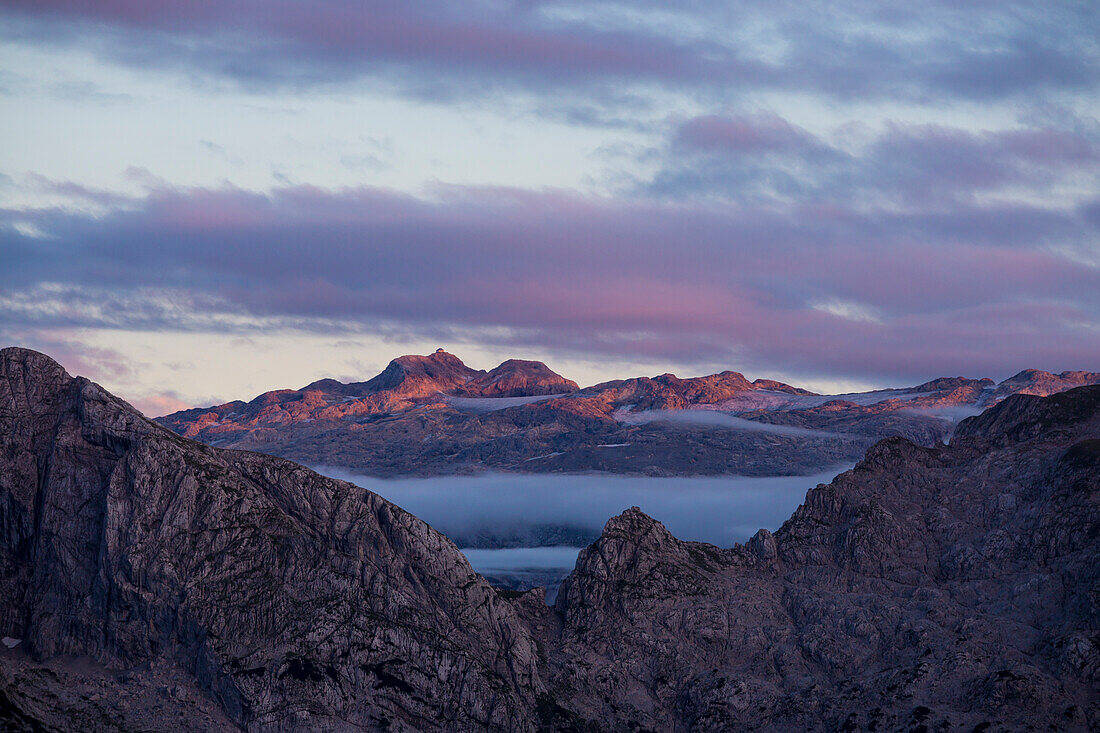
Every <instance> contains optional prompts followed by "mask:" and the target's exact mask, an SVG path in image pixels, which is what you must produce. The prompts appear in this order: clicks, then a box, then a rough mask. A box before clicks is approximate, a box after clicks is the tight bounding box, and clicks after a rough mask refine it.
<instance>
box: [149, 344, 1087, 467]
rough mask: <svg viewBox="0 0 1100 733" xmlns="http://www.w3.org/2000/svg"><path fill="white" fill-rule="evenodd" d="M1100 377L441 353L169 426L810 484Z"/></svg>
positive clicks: (429, 457)
mask: <svg viewBox="0 0 1100 733" xmlns="http://www.w3.org/2000/svg"><path fill="white" fill-rule="evenodd" d="M1097 382H1100V374H1095V373H1088V372H1064V373H1063V374H1061V375H1052V374H1048V373H1047V372H1039V371H1034V370H1031V371H1027V372H1021V373H1020V374H1018V375H1016V376H1014V377H1012V378H1011V379H1008V380H1005V382H1002V383H1001V384H1000V385H996V384H994V382H993V381H992V380H990V379H967V378H965V377H945V378H940V379H936V380H932V381H930V382H926V383H924V384H921V385H917V386H915V387H910V388H906V389H897V390H881V391H878V392H868V393H860V394H850V395H815V394H813V393H812V392H808V391H806V390H803V389H798V388H796V387H792V386H790V385H787V384H783V383H782V382H776V381H773V380H766V379H757V380H755V381H752V382H750V381H749V380H747V379H746V378H745V377H744V376H743V375H741V374H739V373H737V372H730V371H727V372H722V373H720V374H713V375H710V376H705V377H695V378H692V379H680V378H678V377H676V376H675V375H672V374H662V375H660V376H657V377H652V378H649V377H637V378H634V379H626V380H618V381H613V382H605V383H603V384H598V385H595V386H593V387H588V388H585V389H578V388H577V385H576V383H574V382H572V381H570V380H567V379H565V378H563V377H561V376H560V375H558V374H556V373H554V372H553V371H551V370H550V369H549V368H548V367H547V366H546V365H545V364H542V363H541V362H534V361H522V360H518V359H511V360H509V361H506V362H504V363H503V364H501V365H500V366H498V367H497V368H495V369H493V370H491V371H489V372H481V371H476V370H473V369H469V368H468V367H466V366H465V365H464V364H463V363H462V362H461V361H460V360H459V359H458V358H457V357H455V356H453V355H451V354H448V353H446V352H444V351H442V350H439V351H437V352H436V353H434V354H431V355H429V356H403V357H400V358H398V359H395V360H394V361H393V362H391V363H390V365H389V366H388V367H387V368H386V370H385V371H384V372H382V374H380V375H378V376H377V377H375V378H373V379H371V380H369V381H366V382H354V383H351V384H342V383H340V382H337V381H335V380H331V379H330V380H321V381H319V382H314V383H313V384H311V385H309V386H307V387H305V388H303V389H301V390H281V391H277V392H268V393H266V394H263V395H260V396H259V397H257V398H256V399H254V400H252V401H251V402H248V403H244V402H230V403H227V404H225V405H219V406H216V407H211V408H201V409H194V410H185V411H183V412H177V413H174V414H172V415H168V416H165V417H162V418H159V421H160V422H161V423H162V424H164V425H167V426H168V427H170V428H172V430H174V431H176V432H177V433H179V434H181V435H183V436H185V437H189V438H195V439H196V440H201V441H203V442H205V443H208V444H211V445H217V446H223V447H232V448H243V449H248V450H256V451H262V452H264V453H271V454H273V455H279V456H283V457H285V458H290V459H292V460H295V461H300V462H302V463H306V464H309V465H326V466H338V467H341V468H345V469H349V470H351V471H353V472H357V473H361V474H369V475H373V476H394V475H422V476H431V475H445V474H454V473H469V472H476V471H483V470H486V469H493V470H501V471H519V472H589V471H601V472H610V473H625V474H648V475H723V474H739V475H746V476H765V475H806V474H810V473H814V472H817V471H820V470H822V469H824V468H826V467H831V466H836V465H839V464H851V463H853V462H855V461H856V460H858V459H859V457H860V456H862V455H863V453H864V451H866V450H867V448H869V447H870V446H871V445H872V444H873V443H874V442H875V441H878V440H881V439H883V438H887V437H890V436H894V435H900V436H903V437H905V438H908V439H910V440H912V441H914V442H916V443H919V444H921V445H933V444H935V442H936V441H937V440H940V439H943V438H944V437H946V436H947V435H949V434H950V432H951V430H952V429H953V426H954V424H955V423H956V422H957V421H958V420H960V419H962V418H963V417H965V416H967V415H972V414H976V413H978V412H980V411H981V410H982V409H984V408H985V407H988V406H991V405H993V404H996V403H997V402H999V401H1000V400H1001V399H1003V398H1004V397H1006V396H1008V395H1009V394H1014V393H1017V392H1023V393H1028V394H1052V393H1054V392H1057V391H1061V390H1063V389H1068V388H1070V387H1072V386H1079V385H1081V384H1091V383H1097Z"/></svg>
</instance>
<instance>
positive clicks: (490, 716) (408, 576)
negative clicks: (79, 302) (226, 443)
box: [0, 349, 541, 730]
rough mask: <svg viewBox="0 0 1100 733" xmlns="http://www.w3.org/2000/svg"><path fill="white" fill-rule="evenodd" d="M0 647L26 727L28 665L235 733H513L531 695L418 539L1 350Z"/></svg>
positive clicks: (267, 463) (32, 681)
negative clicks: (133, 693)
mask: <svg viewBox="0 0 1100 733" xmlns="http://www.w3.org/2000/svg"><path fill="white" fill-rule="evenodd" d="M0 636H3V637H7V638H10V639H19V640H21V642H20V644H19V646H18V647H17V648H16V649H17V651H20V652H21V653H23V654H25V655H29V660H24V663H25V665H29V666H21V664H24V663H21V662H18V661H13V660H12V659H11V658H10V655H9V656H8V657H5V659H4V660H3V661H4V668H5V675H4V676H5V679H4V680H3V683H4V685H3V686H4V688H5V689H6V692H5V696H6V703H5V704H6V705H7V706H8V707H11V708H14V709H15V710H17V711H19V714H20V715H22V716H24V717H25V718H26V719H33V718H35V717H36V712H35V711H36V710H38V708H37V707H36V704H38V705H40V704H41V701H42V700H43V699H47V700H48V699H50V696H51V695H53V696H54V697H57V696H58V695H60V694H61V693H60V692H59V691H58V690H57V689H56V685H54V686H53V687H51V685H50V683H49V680H50V677H49V675H46V674H45V673H44V672H42V671H41V668H38V669H35V668H34V667H33V663H34V661H37V662H46V661H48V660H58V659H73V658H76V659H86V660H90V662H88V664H91V665H92V666H93V667H94V669H95V670H98V671H96V672H95V673H94V674H91V676H90V677H89V675H77V677H79V680H83V681H78V682H74V683H73V684H74V685H77V687H79V686H80V685H90V684H91V683H90V682H88V679H92V678H95V676H96V675H99V677H102V678H112V673H114V674H123V673H125V671H126V670H130V671H131V672H130V673H129V674H130V676H131V677H133V676H136V677H138V678H140V681H139V682H135V683H134V686H135V688H139V689H144V688H146V687H149V686H152V687H153V688H156V686H157V685H158V684H161V682H160V681H161V680H163V681H164V682H163V684H164V685H165V689H167V690H173V689H180V690H182V691H181V692H179V693H178V694H175V693H173V694H170V695H168V698H170V699H172V700H175V699H176V698H180V699H186V698H188V697H197V698H206V699H208V700H211V701H213V702H214V703H215V704H214V708H215V709H216V710H217V711H218V713H219V716H220V718H221V721H222V722H225V723H227V724H229V725H234V726H242V727H246V728H248V729H250V730H316V729H320V728H328V729H368V730H383V729H389V730H434V729H446V730H474V729H482V728H485V729H495V730H525V729H529V728H531V727H532V723H531V722H530V721H531V712H530V710H531V699H533V696H534V695H536V694H537V692H538V691H539V690H540V689H541V682H540V679H539V671H538V668H537V657H536V648H535V645H534V643H533V642H532V640H531V638H530V636H529V634H528V633H527V631H526V629H525V627H524V626H523V624H522V623H521V622H520V621H519V619H518V617H517V615H516V613H515V611H514V610H513V609H512V608H511V607H510V606H509V605H508V604H507V603H506V602H504V601H502V600H501V599H500V598H498V595H497V593H496V591H494V590H493V589H492V588H491V587H490V586H489V585H488V584H487V583H486V582H485V581H484V580H483V579H481V577H480V576H478V575H476V574H475V573H474V572H473V571H472V570H471V569H470V566H469V564H468V563H467V562H466V559H465V557H464V556H463V555H462V554H461V553H460V552H458V550H457V549H456V548H455V547H454V545H453V544H451V542H450V541H449V540H447V539H446V538H444V537H443V536H441V535H440V534H439V533H437V532H435V531H434V530H433V529H431V528H430V527H428V526H427V525H426V524H424V523H423V522H422V521H420V520H418V519H416V518H415V517H413V516H411V515H409V514H407V513H406V512H404V511H402V510H401V509H398V508H397V507H395V506H393V505H392V504H389V503H388V502H386V501H384V500H383V499H381V498H380V497H378V496H376V495H375V494H372V493H370V492H366V491H364V490H362V489H360V488H358V487H356V486H353V485H351V484H346V483H342V482H339V481H334V480H330V479H326V478H323V477H321V476H318V475H317V474H314V473H312V472H310V471H307V470H305V469H303V468H301V467H300V466H297V465H295V464H293V463H290V462H288V461H285V460H282V459H278V458H272V457H269V456H263V455H258V454H253V453H244V452H238V451H223V450H216V449H212V448H208V447H206V446H203V445H201V444H198V443H194V442H191V441H188V440H184V439H182V438H180V437H178V436H176V435H175V434H174V433H172V432H171V431H169V430H167V429H166V428H163V427H161V426H159V425H157V424H155V423H152V422H150V421H148V420H146V419H144V418H143V417H142V416H141V415H139V414H138V413H137V412H136V411H134V410H133V409H132V408H130V407H129V406H128V405H126V404H125V403H123V402H121V401H120V400H118V399H117V398H114V397H112V396H111V395H109V394H107V393H106V392H105V391H104V390H102V389H101V388H100V387H98V386H97V385H95V384H93V383H91V382H88V381H87V380H85V379H80V378H78V379H73V378H71V377H69V376H68V375H67V374H65V372H64V371H63V370H62V369H61V368H60V367H59V366H58V365H57V364H56V363H54V362H53V361H51V360H50V359H48V358H47V357H45V356H43V355H41V354H36V353H34V352H29V351H25V350H20V349H5V350H4V351H3V352H0ZM135 669H137V670H139V671H138V672H137V673H134V672H133V670H135ZM140 670H145V672H142V671H140ZM65 673H66V674H69V675H70V676H72V675H73V674H75V673H73V672H72V670H68V671H67V672H65ZM178 677H182V678H184V679H185V680H187V681H188V682H187V684H184V685H183V687H182V688H181V687H179V686H178V685H177V684H176V683H174V682H173V680H174V679H176V678H178ZM112 679H115V685H116V687H115V688H113V689H109V691H108V693H107V694H106V698H107V699H109V700H111V699H113V700H114V701H116V702H117V700H118V696H119V695H120V693H121V692H122V691H124V690H125V689H126V687H127V683H124V682H118V681H117V678H112ZM18 680H22V682H21V684H19V685H16V684H15V682H16V681H18ZM36 685H37V686H36ZM139 698H140V695H139ZM20 701H22V702H20ZM177 702H178V700H177ZM101 708H102V709H101ZM69 712H70V713H72V715H74V716H77V717H75V718H73V719H74V720H87V721H92V724H94V721H96V720H98V719H99V717H100V716H107V717H108V718H110V717H111V715H113V714H114V713H113V712H112V710H111V709H109V708H103V706H97V704H96V703H95V702H92V701H83V700H78V701H73V703H72V706H71V707H70V708H69ZM115 712H117V711H115ZM38 713H40V717H38V719H39V720H42V721H45V722H44V724H45V723H46V722H48V721H49V720H50V719H51V717H50V716H51V715H55V713H51V711H50V710H45V711H41V710H39V711H38ZM0 714H2V713H0ZM118 714H119V715H121V716H122V717H124V718H125V717H126V715H127V714H129V715H131V716H134V715H136V716H139V717H138V718H137V719H136V720H135V719H132V718H131V719H130V722H131V723H134V724H136V725H138V726H139V727H140V725H145V724H149V723H150V721H154V720H156V716H152V717H151V718H149V719H143V718H141V717H140V715H141V711H140V710H130V712H129V713H126V711H125V710H123V711H122V712H119V713H118ZM80 716H84V717H80ZM200 722H201V721H198V720H196V721H195V726H196V727H198V726H199V723H200ZM161 725H167V726H168V727H174V726H175V724H174V723H172V722H170V721H164V720H162V721H161ZM211 726H212V727H215V728H216V721H215V722H212V723H211ZM61 727H62V728H67V727H70V726H69V725H62V726H61ZM185 727H189V728H190V727H192V725H191V724H190V723H188V725H186V726H185Z"/></svg>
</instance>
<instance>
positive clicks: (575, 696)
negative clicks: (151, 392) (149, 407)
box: [0, 349, 1100, 731]
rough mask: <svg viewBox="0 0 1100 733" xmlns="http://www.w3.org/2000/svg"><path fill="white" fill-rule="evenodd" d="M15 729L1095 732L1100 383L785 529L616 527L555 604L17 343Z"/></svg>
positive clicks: (353, 500)
mask: <svg viewBox="0 0 1100 733" xmlns="http://www.w3.org/2000/svg"><path fill="white" fill-rule="evenodd" d="M0 441H2V443H0V570H2V572H0V637H3V638H4V642H5V643H4V647H5V648H4V649H0V721H3V725H4V726H6V727H7V728H9V729H14V730H20V729H36V730H71V729H74V728H79V729H82V730H89V731H98V730H120V729H123V730H125V729H135V728H137V729H144V730H167V729H169V728H178V727H179V726H180V725H181V724H182V725H184V726H185V727H187V728H188V729H192V730H239V729H242V728H243V729H247V730H257V731H258V730H314V729H318V728H326V729H331V730H370V731H375V730H378V731H381V730H429V731H430V730H446V731H465V730H495V731H535V730H547V731H549V730H557V731H628V730H629V731H658V730H660V731H688V730H692V731H719V730H731V729H734V730H777V731H788V730H789V731H795V730H799V731H802V730H809V731H825V730H850V731H873V730H910V729H912V730H982V731H994V730H1038V729H1044V730H1045V729H1049V728H1051V727H1053V728H1055V729H1058V730H1070V731H1085V730H1094V729H1096V728H1097V727H1098V726H1100V647H1098V641H1100V387H1081V388H1076V389H1073V390H1070V391H1067V392H1065V393H1061V394H1058V395H1055V396H1052V397H1048V398H1040V397H1034V396H1028V395H1013V396H1011V397H1009V398H1007V399H1006V400H1004V401H1003V402H1001V403H1000V404H998V405H997V406H995V407H993V408H991V409H989V410H987V411H986V412H984V413H983V414H982V415H981V416H978V417H973V418H969V419H967V420H965V421H963V422H962V423H961V424H960V425H959V427H958V429H957V431H956V433H955V436H954V439H953V440H952V442H951V444H950V445H946V446H945V445H942V444H940V445H936V446H933V447H922V446H918V445H915V444H913V443H912V442H910V441H907V440H905V439H903V438H892V439H888V440H884V441H881V442H879V443H878V444H876V445H875V446H874V448H873V449H872V450H870V451H869V452H868V453H867V455H866V456H865V458H864V460H863V461H861V462H860V463H859V464H858V465H857V466H856V468H854V469H853V470H851V471H848V472H846V473H844V474H842V475H840V476H838V477H837V478H836V479H835V480H834V481H833V482H832V483H830V484H827V485H826V484H823V485H819V486H817V487H816V488H813V489H811V490H810V491H809V492H808V494H807V496H806V500H805V502H804V503H803V505H802V506H801V507H800V508H799V509H798V510H797V511H796V512H795V513H794V515H793V516H792V517H791V518H790V519H789V520H788V521H787V522H785V523H784V524H783V526H782V527H780V528H779V529H778V530H777V531H775V532H774V533H771V532H768V531H766V530H761V531H760V532H759V533H757V534H756V535H755V536H754V537H753V538H752V540H751V541H749V542H748V543H747V544H745V545H737V546H734V547H732V548H718V547H714V546H711V545H706V544H703V543H695V542H682V541H680V540H678V539H676V538H675V537H673V536H672V535H671V534H669V533H668V531H667V530H665V528H664V527H663V526H662V525H661V524H660V523H659V522H657V521H656V520H654V519H652V518H650V517H648V516H647V515H645V514H644V513H643V512H641V511H640V510H638V509H636V508H634V509H628V510H627V511H625V512H624V513H622V514H621V515H619V516H617V517H613V518H612V519H611V520H609V521H608V523H607V526H606V527H605V529H604V531H603V533H602V535H601V537H600V539H599V540H598V541H597V542H596V543H594V544H593V545H592V546H590V547H589V548H587V549H586V550H584V551H583V552H582V554H581V556H580V558H579V559H578V561H577V566H576V569H575V570H574V572H573V573H572V574H571V575H570V576H569V577H568V578H567V579H566V581H565V583H564V584H563V586H562V590H561V593H560V595H559V597H558V601H557V603H556V605H555V606H554V607H548V606H546V605H545V603H544V601H543V597H542V595H541V592H540V591H539V590H535V591H530V592H527V593H523V594H502V593H499V592H497V591H495V590H494V589H493V588H491V587H490V586H489V585H488V584H487V583H485V581H484V580H483V579H481V578H480V577H479V576H478V575H477V574H476V573H473V572H472V571H471V570H470V567H469V564H468V563H466V561H465V558H463V556H462V555H461V553H459V552H458V551H457V550H456V549H455V548H454V546H453V545H452V544H451V543H450V542H449V541H448V540H446V538H444V537H442V536H441V535H439V534H438V533H437V532H435V531H434V530H433V529H432V528H431V527H429V526H427V525H426V524H424V523H423V522H421V521H419V520H417V519H416V518H415V517H412V516H411V515H409V514H407V513H405V512H403V511H402V510H400V509H398V508H397V507H395V506H393V505H392V504H390V503H389V502H386V501H385V500H383V499H381V498H379V497H378V496H377V495H375V494H373V493H371V492H369V491H364V490H363V489H359V488H357V487H355V486H352V485H350V484H346V483H343V482H339V481H334V480H331V479H326V478H323V477H321V476H318V475H316V474H314V473H313V472H311V471H308V470H306V469H303V468H301V467H300V466H297V465H295V464H292V463H290V462H288V461H284V460H282V459H278V458H274V457H270V456H264V455H259V454H253V453H247V452H242V451H232V450H221V449H215V448H210V447H207V446H204V445H201V444H199V443H196V442H193V441H190V440H187V439H184V438H180V437H178V436H176V435H174V434H173V433H171V432H170V431H168V430H166V429H163V428H161V427H159V426H158V425H156V424H155V423H152V422H150V421H148V420H146V419H144V418H143V417H142V416H140V415H139V414H138V413H137V412H136V411H134V410H133V409H132V408H130V407H129V406H128V405H126V404H125V403H124V402H122V401H120V400H118V399H117V398H114V397H113V396H111V395H110V394H108V393H106V392H105V391H104V390H103V389H102V388H100V387H98V386H97V385H95V384H93V383H91V382H88V381H87V380H85V379H81V378H76V379H74V378H71V377H69V376H68V375H67V374H65V372H64V370H62V369H61V368H60V367H59V366H58V365H57V364H56V363H54V362H53V361H52V360H50V359H48V357H45V356H43V355H41V354H35V353H34V352H28V351H25V350H21V349H5V350H3V351H2V352H0Z"/></svg>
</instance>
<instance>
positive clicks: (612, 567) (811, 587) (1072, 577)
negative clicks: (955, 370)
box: [551, 387, 1100, 731]
mask: <svg viewBox="0 0 1100 733" xmlns="http://www.w3.org/2000/svg"><path fill="white" fill-rule="evenodd" d="M557 609H558V611H559V612H560V614H561V619H562V624H563V626H562V630H561V632H560V636H558V637H555V638H556V639H558V641H557V642H556V644H554V645H553V648H554V649H555V653H554V654H553V655H552V662H551V667H552V670H553V673H552V685H551V690H552V692H551V694H552V695H553V697H554V699H556V700H558V701H561V704H562V705H563V706H564V705H565V702H564V701H569V703H570V704H571V707H569V710H570V712H571V713H572V714H573V715H575V716H577V718H579V719H581V720H592V721H605V722H606V721H608V720H615V721H620V722H618V723H616V724H614V725H612V726H611V727H612V728H613V729H616V730H685V731H686V730H853V731H856V730H865V731H870V730H911V729H917V730H967V731H969V730H1024V729H1035V730H1038V729H1048V728H1049V729H1057V730H1080V731H1084V730H1094V729H1096V728H1097V726H1100V646H1098V644H1100V387H1086V388H1081V389H1076V390H1073V391H1071V392H1067V393H1064V394H1060V395H1056V396H1053V397H1049V398H1046V399H1042V398H1038V397H1031V396H1025V395H1017V396H1013V397H1010V398H1008V399H1007V400H1005V401H1004V402H1003V403H1001V404H1000V405H999V406H998V407H996V408H993V409H991V410H989V411H987V412H986V413H984V414H983V415H982V416H980V417H977V418H971V419H969V420H967V421H965V422H964V423H963V424H962V425H961V426H960V428H959V430H958V431H957V432H956V434H955V438H954V439H953V440H952V443H951V445H950V446H943V445H940V446H937V447H933V448H926V447H921V446H917V445H914V444H913V443H911V442H909V441H906V440H904V439H900V438H896V439H890V440H886V441H883V442H881V443H879V444H877V445H876V446H875V447H874V448H873V449H872V450H871V451H869V452H868V454H867V456H866V457H865V459H864V460H863V461H862V462H860V464H859V465H857V466H856V468H855V469H853V470H851V471H849V472H847V473H844V474H842V475H840V476H838V477H837V479H836V480H834V481H833V482H832V483H831V484H828V485H822V486H818V487H817V488H815V489H812V490H811V491H810V492H809V494H808V495H807V497H806V501H805V503H804V504H803V505H802V506H801V507H800V508H799V509H798V510H797V511H796V512H795V514H794V515H793V516H792V517H791V519H790V520H788V521H787V522H786V523H785V524H784V525H783V526H782V527H781V528H780V529H779V530H778V531H777V532H775V533H774V535H772V534H771V533H768V532H761V533H759V534H757V535H756V536H755V537H754V538H753V539H752V540H751V541H750V542H749V543H748V544H747V545H746V546H738V547H734V548H732V549H729V550H723V549H719V548H716V547H712V546H710V545H705V544H701V543H693V542H681V541H679V540H677V539H675V538H674V537H672V536H671V535H670V534H669V533H668V532H667V531H666V530H665V529H664V527H663V526H661V525H660V524H659V523H658V522H656V521H654V520H653V519H650V518H649V517H647V516H646V515H645V514H643V513H642V512H641V511H639V510H638V509H636V508H635V509H631V510H628V511H626V512H624V513H623V514H622V515H620V516H619V517H615V518H614V519H612V520H610V521H609V522H608V524H607V527H606V529H605V530H604V533H603V536H602V537H601V538H600V540H599V541H597V542H596V543H595V544H594V545H592V546H591V547H589V548H588V549H586V550H584V551H583V552H582V553H581V556H580V558H579V560H578V562H577V567H576V570H575V571H574V572H573V574H572V575H570V576H569V578H567V579H566V581H565V582H564V583H563V585H562V587H561V591H560V593H559V596H558V601H557ZM585 690H593V691H595V694H589V695H585V694H584V692H583V691H585ZM625 721H630V723H626V722H625Z"/></svg>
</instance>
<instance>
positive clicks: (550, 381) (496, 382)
mask: <svg viewBox="0 0 1100 733" xmlns="http://www.w3.org/2000/svg"><path fill="white" fill-rule="evenodd" d="M579 389H580V387H579V386H578V385H577V383H576V382H574V381H573V380H571V379H566V378H565V377H563V376H561V375H560V374H558V373H557V372H555V371H553V370H552V369H551V368H550V367H548V366H546V365H545V364H543V363H542V362H541V361H529V360H526V359H508V360H507V361H505V362H502V363H501V364H500V366H498V367H496V368H495V369H493V370H491V371H489V372H488V373H486V374H485V375H484V376H481V377H477V378H476V379H473V380H471V381H470V382H469V383H467V384H465V385H461V386H460V387H459V388H458V389H457V390H455V394H456V395H462V396H478V397H534V396H537V395H548V394H566V393H571V392H576V391H578V390H579Z"/></svg>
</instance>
